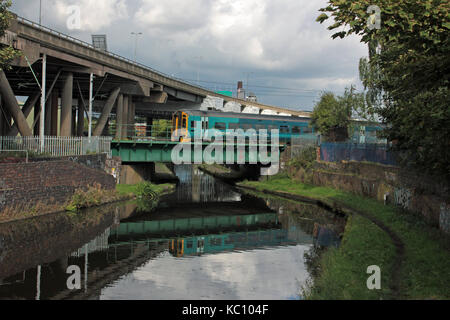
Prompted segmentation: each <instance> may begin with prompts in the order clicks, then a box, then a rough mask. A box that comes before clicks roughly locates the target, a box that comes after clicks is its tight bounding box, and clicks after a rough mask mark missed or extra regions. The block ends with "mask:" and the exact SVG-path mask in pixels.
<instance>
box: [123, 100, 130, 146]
mask: <svg viewBox="0 0 450 320" xmlns="http://www.w3.org/2000/svg"><path fill="white" fill-rule="evenodd" d="M128 101H129V100H128V96H124V97H123V115H122V119H123V127H122V137H123V138H128Z"/></svg>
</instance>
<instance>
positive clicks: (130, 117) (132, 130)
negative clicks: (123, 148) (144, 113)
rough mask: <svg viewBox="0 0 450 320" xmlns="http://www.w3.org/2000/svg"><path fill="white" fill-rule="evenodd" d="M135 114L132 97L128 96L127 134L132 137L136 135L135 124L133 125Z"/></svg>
mask: <svg viewBox="0 0 450 320" xmlns="http://www.w3.org/2000/svg"><path fill="white" fill-rule="evenodd" d="M135 116H136V106H135V104H134V103H133V97H132V96H128V130H129V132H128V136H129V137H133V136H135V135H136V133H135V126H134V118H135Z"/></svg>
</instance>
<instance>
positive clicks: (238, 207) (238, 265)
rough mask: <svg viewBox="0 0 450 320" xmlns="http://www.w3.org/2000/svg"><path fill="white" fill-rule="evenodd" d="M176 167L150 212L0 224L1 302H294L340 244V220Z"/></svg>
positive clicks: (127, 206)
mask: <svg viewBox="0 0 450 320" xmlns="http://www.w3.org/2000/svg"><path fill="white" fill-rule="evenodd" d="M175 170H176V174H177V176H178V178H179V184H178V186H177V189H176V191H175V192H174V193H172V194H170V195H166V196H164V197H162V198H161V200H160V202H159V205H158V207H157V208H156V209H155V210H154V211H152V212H142V210H138V209H137V205H136V203H134V202H127V203H120V204H112V205H106V206H103V207H99V208H94V209H89V210H85V211H83V212H80V213H78V214H72V213H71V214H57V215H51V216H44V217H38V218H32V219H27V220H23V221H19V222H14V223H8V224H2V225H0V299H93V300H97V299H101V300H111V299H152V300H153V299H154V300H161V299H162V300H165V299H182V300H184V299H194V300H197V299H218V300H222V299H227V300H235V299H236V300H237V299H249V300H260V299H268V300H272V299H277V300H280V299H281V300H297V299H301V298H302V296H301V293H302V289H303V288H304V287H305V286H306V285H307V283H308V282H309V281H311V279H312V277H313V275H314V273H315V265H316V264H315V261H316V259H317V257H318V255H319V254H320V252H322V251H323V250H326V248H329V247H337V246H339V243H340V234H341V233H342V232H343V229H344V226H345V220H344V218H342V217H338V216H336V215H334V214H333V213H330V212H327V211H325V210H324V209H322V208H319V207H316V206H312V205H307V204H299V203H294V202H291V201H287V200H282V199H277V198H265V197H262V198H261V197H255V196H253V195H250V194H245V193H242V192H240V191H239V190H237V189H235V188H234V187H232V186H230V185H227V184H225V183H223V182H221V181H219V180H217V179H215V178H213V177H211V176H209V175H207V174H205V173H203V172H202V171H200V170H198V169H197V168H195V167H192V166H178V167H176V168H175ZM68 270H69V273H68Z"/></svg>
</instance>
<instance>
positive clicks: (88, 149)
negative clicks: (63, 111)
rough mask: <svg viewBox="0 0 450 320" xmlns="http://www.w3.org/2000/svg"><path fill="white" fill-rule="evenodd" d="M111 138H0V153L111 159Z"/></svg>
mask: <svg viewBox="0 0 450 320" xmlns="http://www.w3.org/2000/svg"><path fill="white" fill-rule="evenodd" d="M111 140H112V138H111V137H91V138H88V137H48V136H46V137H44V144H43V147H42V146H41V139H40V137H0V152H2V151H28V152H30V153H31V154H39V155H48V156H53V157H59V156H81V155H87V154H94V153H95V154H99V153H106V154H107V155H108V157H111Z"/></svg>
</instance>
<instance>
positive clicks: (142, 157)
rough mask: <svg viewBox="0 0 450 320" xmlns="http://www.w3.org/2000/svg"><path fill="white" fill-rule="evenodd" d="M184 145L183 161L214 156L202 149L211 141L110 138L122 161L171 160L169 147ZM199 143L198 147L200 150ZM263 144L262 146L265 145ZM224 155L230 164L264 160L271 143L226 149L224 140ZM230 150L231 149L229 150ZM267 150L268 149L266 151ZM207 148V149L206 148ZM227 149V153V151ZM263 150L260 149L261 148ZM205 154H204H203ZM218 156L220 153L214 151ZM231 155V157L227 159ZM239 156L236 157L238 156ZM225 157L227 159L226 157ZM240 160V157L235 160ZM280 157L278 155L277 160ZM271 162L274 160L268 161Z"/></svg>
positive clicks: (257, 162) (206, 159) (269, 152)
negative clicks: (200, 142)
mask: <svg viewBox="0 0 450 320" xmlns="http://www.w3.org/2000/svg"><path fill="white" fill-rule="evenodd" d="M180 144H181V145H182V146H180V148H181V147H183V149H184V150H190V151H189V153H190V155H189V154H185V153H184V152H185V151H181V152H180V153H178V154H179V156H180V157H182V158H183V160H184V161H186V160H187V161H188V162H190V163H196V164H199V163H204V162H208V161H210V159H211V158H208V157H207V155H208V154H210V155H211V157H212V158H215V157H216V153H215V151H212V152H205V150H207V148H208V146H210V147H209V148H208V149H211V148H213V143H208V142H203V143H202V144H197V145H194V143H193V142H182V143H180V142H175V141H167V140H163V141H161V140H145V139H142V140H141V139H136V140H113V141H112V142H111V153H112V156H115V157H120V158H121V159H122V162H123V163H148V162H163V163H173V158H172V150H173V148H175V147H176V146H177V145H180ZM200 146H201V150H200ZM264 148H265V149H264ZM278 148H279V152H280V153H281V152H282V151H284V149H285V146H284V145H280V146H279V147H278ZM221 149H222V152H223V155H222V156H221V157H219V159H220V158H222V159H223V161H222V163H226V162H227V164H231V163H229V160H230V159H232V162H233V163H232V164H260V163H264V162H266V163H267V159H264V158H261V156H263V157H264V155H265V156H266V157H268V158H269V159H270V158H271V146H270V145H261V144H259V145H250V144H245V145H238V144H235V145H234V146H233V149H231V147H230V148H229V149H230V150H229V151H228V150H227V146H226V143H224V146H223V147H222V148H221ZM231 150H233V151H232V152H230V151H231ZM265 150H267V151H265ZM207 151H208V150H207ZM227 151H228V154H227ZM260 151H262V152H260ZM205 156H206V158H205ZM217 156H219V155H217ZM228 158H230V159H228ZM238 158H239V159H238ZM227 160H228V161H227ZM238 160H239V161H238ZM278 160H279V157H277V161H278ZM271 162H274V161H271Z"/></svg>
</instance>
